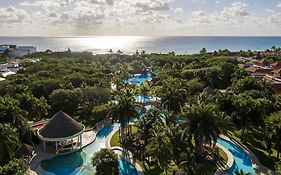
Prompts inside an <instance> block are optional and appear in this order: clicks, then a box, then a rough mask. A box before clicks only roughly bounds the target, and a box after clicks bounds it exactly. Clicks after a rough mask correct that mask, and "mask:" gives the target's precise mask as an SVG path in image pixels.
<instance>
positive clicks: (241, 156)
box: [217, 138, 256, 175]
mask: <svg viewBox="0 0 281 175" xmlns="http://www.w3.org/2000/svg"><path fill="white" fill-rule="evenodd" d="M217 143H219V144H220V145H222V146H223V147H225V148H226V149H227V150H228V151H229V152H230V153H231V154H232V155H233V158H234V163H233V165H232V167H231V168H230V169H229V170H228V171H227V174H228V175H235V172H237V171H238V172H240V171H241V170H243V172H244V173H251V175H256V173H255V170H254V169H253V166H252V163H251V160H250V157H249V156H248V154H247V153H246V152H245V151H244V150H243V149H242V148H240V147H239V146H238V145H235V144H233V143H232V142H230V141H227V140H225V139H222V138H218V140H217Z"/></svg>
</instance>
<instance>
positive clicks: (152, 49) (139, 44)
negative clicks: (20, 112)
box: [0, 36, 281, 54]
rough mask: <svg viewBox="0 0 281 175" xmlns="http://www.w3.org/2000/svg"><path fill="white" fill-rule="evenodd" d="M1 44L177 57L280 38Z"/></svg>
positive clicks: (8, 40) (265, 45) (17, 40)
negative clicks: (171, 54) (202, 50)
mask: <svg viewBox="0 0 281 175" xmlns="http://www.w3.org/2000/svg"><path fill="white" fill-rule="evenodd" d="M1 44H15V45H19V46H21V45H32V46H35V47H37V51H45V50H47V49H51V50H52V51H65V50H67V49H68V48H70V49H71V50H72V51H90V52H93V53H95V54H96V53H107V52H108V51H109V49H112V50H113V51H114V52H117V50H120V51H122V52H123V53H126V54H132V53H135V52H136V50H139V51H142V50H144V51H145V52H146V53H168V52H172V51H174V52H175V53H177V54H193V53H198V52H199V51H200V50H201V49H202V48H203V47H205V48H206V49H207V51H215V50H219V49H229V50H231V51H239V50H248V49H250V50H255V51H259V50H265V49H271V47H272V46H273V45H274V46H276V47H281V37H203V36H202V37H201V36H200V37H199V36H167V37H149V36H89V37H0V45H1Z"/></svg>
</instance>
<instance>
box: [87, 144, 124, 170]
mask: <svg viewBox="0 0 281 175" xmlns="http://www.w3.org/2000/svg"><path fill="white" fill-rule="evenodd" d="M92 165H93V166H94V167H96V175H105V174H106V175H118V174H119V171H118V156H117V154H115V153H114V152H113V151H112V150H109V149H101V150H100V151H99V152H97V153H96V154H95V155H94V157H93V158H92Z"/></svg>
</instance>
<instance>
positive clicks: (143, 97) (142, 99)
mask: <svg viewBox="0 0 281 175" xmlns="http://www.w3.org/2000/svg"><path fill="white" fill-rule="evenodd" d="M135 99H136V102H138V103H150V102H153V98H152V97H150V96H147V95H139V96H135Z"/></svg>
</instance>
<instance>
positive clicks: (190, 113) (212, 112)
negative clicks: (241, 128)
mask: <svg viewBox="0 0 281 175" xmlns="http://www.w3.org/2000/svg"><path fill="white" fill-rule="evenodd" d="M181 117H182V118H183V120H184V122H183V124H182V128H183V134H182V136H183V138H186V139H187V141H188V143H190V144H191V143H192V139H194V141H195V147H196V149H197V150H198V151H199V152H202V151H203V146H204V144H209V145H210V146H212V147H214V146H215V144H216V141H217V138H218V137H219V135H220V134H222V133H224V134H227V133H228V131H229V130H232V129H233V125H232V123H231V122H230V119H229V118H228V117H225V116H224V115H223V113H220V112H219V111H218V108H217V107H216V106H214V105H206V104H200V103H199V104H197V105H194V106H192V107H190V108H188V109H185V110H184V111H183V112H182V113H181Z"/></svg>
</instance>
